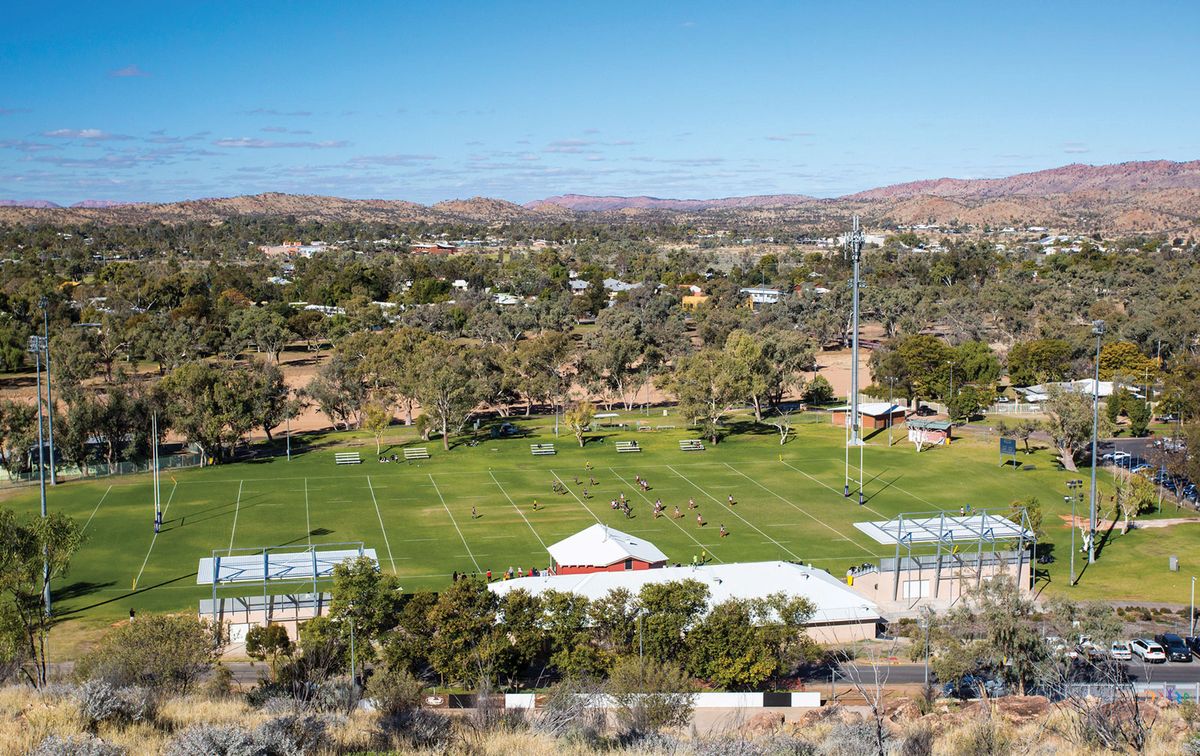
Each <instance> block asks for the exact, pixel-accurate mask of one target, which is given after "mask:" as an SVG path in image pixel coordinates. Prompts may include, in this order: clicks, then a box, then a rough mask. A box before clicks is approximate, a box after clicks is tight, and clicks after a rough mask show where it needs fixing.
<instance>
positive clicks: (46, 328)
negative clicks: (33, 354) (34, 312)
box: [38, 297, 58, 486]
mask: <svg viewBox="0 0 1200 756" xmlns="http://www.w3.org/2000/svg"><path fill="white" fill-rule="evenodd" d="M38 305H39V306H40V307H41V308H42V348H43V349H45V350H46V423H47V425H48V426H49V431H50V485H52V486H57V485H58V473H56V472H55V471H54V394H53V393H51V391H52V389H51V388H50V300H49V299H47V298H46V297H42V298H41V299H39V300H38Z"/></svg>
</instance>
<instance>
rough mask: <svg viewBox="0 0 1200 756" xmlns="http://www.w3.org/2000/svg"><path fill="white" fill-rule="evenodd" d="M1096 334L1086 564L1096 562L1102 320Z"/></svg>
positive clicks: (1095, 324)
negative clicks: (1090, 485)
mask: <svg viewBox="0 0 1200 756" xmlns="http://www.w3.org/2000/svg"><path fill="white" fill-rule="evenodd" d="M1092 333H1094V334H1095V335H1096V371H1095V377H1094V378H1093V379H1092V502H1091V504H1092V505H1091V510H1090V512H1089V514H1088V564H1095V563H1096V446H1097V445H1098V444H1099V443H1100V440H1099V431H1100V341H1101V339H1103V338H1104V321H1103V320H1093V321H1092Z"/></svg>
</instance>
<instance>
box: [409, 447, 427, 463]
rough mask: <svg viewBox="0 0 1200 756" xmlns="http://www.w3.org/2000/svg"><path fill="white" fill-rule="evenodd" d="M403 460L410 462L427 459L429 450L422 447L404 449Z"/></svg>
mask: <svg viewBox="0 0 1200 756" xmlns="http://www.w3.org/2000/svg"><path fill="white" fill-rule="evenodd" d="M404 459H405V460H406V461H411V460H414V459H429V450H428V449H426V448H425V447H424V446H415V447H413V448H411V449H405V450H404Z"/></svg>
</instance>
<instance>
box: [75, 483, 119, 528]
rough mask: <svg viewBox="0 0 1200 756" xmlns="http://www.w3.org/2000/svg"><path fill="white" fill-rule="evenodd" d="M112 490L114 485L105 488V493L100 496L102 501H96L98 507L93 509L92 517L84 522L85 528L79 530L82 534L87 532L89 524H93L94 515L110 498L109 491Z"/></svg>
mask: <svg viewBox="0 0 1200 756" xmlns="http://www.w3.org/2000/svg"><path fill="white" fill-rule="evenodd" d="M111 490H112V486H109V487H108V489H107V490H105V492H104V495H103V496H101V497H100V501H98V502H96V508H95V509H93V510H92V514H91V517H88V519H87V522H85V523H83V530H81V531H79V534H80V535H83V534H84V533H86V532H87V529H88V525H91V524H92V517H95V516H96V512H98V511H99V510H100V505H101V504H103V503H104V500H105V499H107V498H108V492H109V491H111Z"/></svg>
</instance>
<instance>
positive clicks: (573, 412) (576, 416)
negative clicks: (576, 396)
mask: <svg viewBox="0 0 1200 756" xmlns="http://www.w3.org/2000/svg"><path fill="white" fill-rule="evenodd" d="M595 418H596V408H595V407H594V406H593V405H592V403H591V402H589V401H587V400H586V399H585V400H584V401H581V402H577V403H576V404H575V406H574V407H572V408H571V409H569V410H567V411H566V414H565V415H564V416H563V419H564V420H565V421H566V423H567V427H568V428H570V429H571V432H572V433H574V434H575V440H576V441H578V442H579V446H580V447H582V446H583V444H584V442H585V439H584V435H583V434H584V432H585V431H587V429H588V428H590V427H591V425H592V420H594V419H595Z"/></svg>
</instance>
